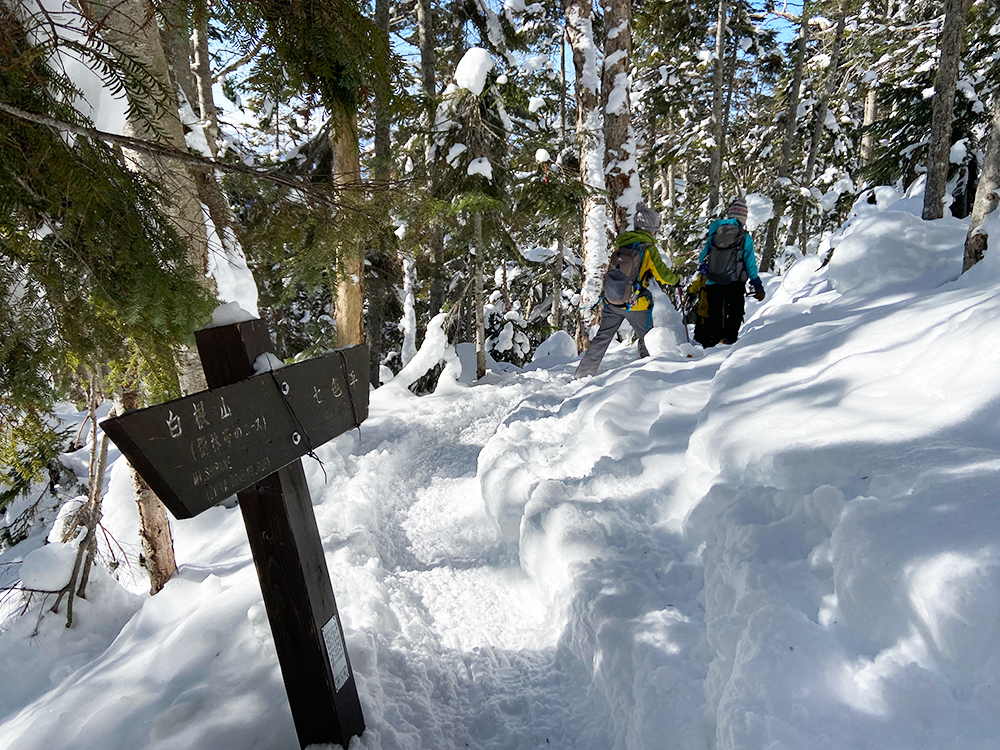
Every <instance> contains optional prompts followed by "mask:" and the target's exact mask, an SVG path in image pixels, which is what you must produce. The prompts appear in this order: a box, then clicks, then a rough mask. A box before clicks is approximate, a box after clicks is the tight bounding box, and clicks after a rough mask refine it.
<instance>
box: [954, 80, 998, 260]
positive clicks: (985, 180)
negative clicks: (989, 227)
mask: <svg viewBox="0 0 1000 750" xmlns="http://www.w3.org/2000/svg"><path fill="white" fill-rule="evenodd" d="M998 203H1000V98H998V99H997V100H996V101H995V102H994V103H993V122H992V125H991V127H990V136H989V140H988V141H987V143H986V158H985V161H984V163H983V172H982V174H981V175H980V176H979V184H978V185H977V186H976V201H975V203H973V205H972V215H971V216H970V218H969V235H968V237H967V238H966V240H965V258H964V259H963V261H962V273H965V272H966V271H968V270H969V269H970V268H972V267H973V266H974V265H975V264H976V263H978V262H979V261H981V260H982V259H983V256H984V255H986V243H987V236H986V234H985V233H983V232H979V231H977V230H978V229H979V227H980V226H981V225H982V223H983V221H984V220H985V219H986V217H987V216H988V215H989V214H990V213H992V212H993V211H996V209H997V205H998Z"/></svg>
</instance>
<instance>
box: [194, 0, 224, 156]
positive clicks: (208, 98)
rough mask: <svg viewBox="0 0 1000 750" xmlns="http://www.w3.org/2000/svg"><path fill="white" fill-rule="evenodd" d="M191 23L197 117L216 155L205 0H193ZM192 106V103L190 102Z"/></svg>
mask: <svg viewBox="0 0 1000 750" xmlns="http://www.w3.org/2000/svg"><path fill="white" fill-rule="evenodd" d="M192 21H193V23H194V34H193V42H194V45H193V46H194V61H195V66H194V67H195V74H196V79H197V82H198V116H199V117H200V118H201V126H202V128H204V130H205V139H206V140H207V141H208V148H209V150H210V151H211V152H212V158H215V155H216V153H217V148H216V142H217V141H218V139H219V118H218V114H217V113H216V111H215V97H214V96H213V94H212V63H211V58H210V57H209V54H208V5H207V3H206V0H193V8H192ZM191 106H192V107H193V106H194V102H193V101H192V102H191Z"/></svg>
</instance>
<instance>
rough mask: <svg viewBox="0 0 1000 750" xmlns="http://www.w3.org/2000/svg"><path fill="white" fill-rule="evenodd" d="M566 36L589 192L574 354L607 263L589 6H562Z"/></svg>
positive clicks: (584, 340)
mask: <svg viewBox="0 0 1000 750" xmlns="http://www.w3.org/2000/svg"><path fill="white" fill-rule="evenodd" d="M564 7H565V11H566V33H567V35H568V36H569V41H570V47H571V48H572V50H573V67H574V70H575V73H576V101H577V107H576V112H577V116H576V137H577V145H578V147H579V149H580V181H581V182H582V183H583V185H584V187H586V188H588V195H587V196H586V197H585V198H584V200H583V229H582V232H581V235H582V245H583V247H582V256H583V283H582V286H581V290H580V320H581V324H580V327H579V328H578V335H577V342H576V343H577V348H578V349H580V350H581V351H582V350H583V349H586V348H587V347H588V346H589V345H590V329H591V328H592V327H593V326H595V325H597V323H598V322H599V316H598V305H599V303H600V301H601V293H602V288H603V285H602V281H601V280H602V278H603V277H604V269H605V268H606V266H607V264H608V258H609V257H610V252H609V247H608V240H607V223H608V216H607V207H606V205H605V202H604V195H603V194H604V188H605V181H604V129H603V126H602V123H601V109H600V100H599V97H598V90H597V89H598V85H599V81H600V79H599V77H598V69H597V47H596V46H595V41H594V28H593V23H592V19H591V10H592V9H591V3H590V0H565V6H564Z"/></svg>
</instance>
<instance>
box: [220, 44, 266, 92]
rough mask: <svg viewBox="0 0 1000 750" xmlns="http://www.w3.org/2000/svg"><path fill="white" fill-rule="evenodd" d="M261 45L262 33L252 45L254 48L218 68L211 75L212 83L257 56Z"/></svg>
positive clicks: (261, 47) (262, 45)
mask: <svg viewBox="0 0 1000 750" xmlns="http://www.w3.org/2000/svg"><path fill="white" fill-rule="evenodd" d="M263 47H264V37H263V35H262V36H261V38H260V39H258V40H257V44H255V45H254V48H253V49H252V50H250V51H249V52H247V53H246V54H245V55H243V57H240V58H237V59H236V60H233V61H232V62H230V63H229V64H228V65H226V66H225V67H224V68H222V69H221V70H219V72H218V73H216V74H215V75H214V76H212V83H218V82H219V81H221V80H222V79H223V78H225V77H226V76H227V75H229V74H230V73H232V72H233V71H234V70H236V69H237V68H240V67H242V66H244V65H246V64H247V63H248V62H250V61H251V60H253V59H254V58H255V57H256V56H257V53H258V52H260V51H261V49H263Z"/></svg>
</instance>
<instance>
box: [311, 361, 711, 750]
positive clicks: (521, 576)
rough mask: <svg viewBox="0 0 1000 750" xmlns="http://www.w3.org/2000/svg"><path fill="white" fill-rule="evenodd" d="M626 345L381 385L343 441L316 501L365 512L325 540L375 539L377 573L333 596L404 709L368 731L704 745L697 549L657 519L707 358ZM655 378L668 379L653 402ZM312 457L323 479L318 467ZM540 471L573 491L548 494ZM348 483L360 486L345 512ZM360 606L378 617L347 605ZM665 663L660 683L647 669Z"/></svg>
mask: <svg viewBox="0 0 1000 750" xmlns="http://www.w3.org/2000/svg"><path fill="white" fill-rule="evenodd" d="M632 356H633V355H632V353H631V352H619V353H617V354H613V355H611V356H610V357H609V362H608V363H607V367H608V368H609V370H610V371H609V373H608V374H607V375H603V376H601V377H599V378H597V379H595V380H594V381H592V382H591V383H589V384H588V385H586V386H584V387H583V388H582V389H581V385H580V383H579V382H578V381H572V380H571V377H570V373H571V370H572V365H564V366H562V367H559V368H556V369H555V370H552V371H546V370H542V371H535V372H528V373H524V374H521V375H518V376H514V377H506V378H503V379H497V378H491V379H490V380H488V381H487V382H486V383H482V384H479V385H477V386H474V387H472V388H468V389H460V390H447V389H445V392H444V393H439V394H435V395H432V396H426V397H423V398H420V399H415V398H398V394H397V397H395V398H389V399H386V398H384V397H385V396H386V395H389V394H390V393H391V391H386V392H385V393H379V392H376V394H375V395H374V399H373V403H372V410H371V416H370V418H369V420H368V422H366V423H365V425H364V426H363V427H362V430H361V436H360V441H359V440H358V439H357V435H356V434H355V435H353V436H350V437H343V438H340V439H339V440H338V441H337V443H336V448H337V451H336V452H335V454H336V456H337V457H338V458H339V460H342V461H343V464H342V466H341V467H340V469H341V471H340V472H339V474H340V476H341V477H342V478H341V479H337V480H331V484H330V487H329V489H328V490H326V491H325V497H326V498H328V500H327V502H325V503H324V504H323V506H322V509H325V508H330V509H331V510H336V515H337V518H324V515H323V514H321V516H320V527H321V529H323V528H331V527H332V528H340V527H342V526H344V525H345V524H350V523H352V522H353V523H354V529H355V533H356V534H360V535H362V536H364V537H366V542H365V544H359V539H358V538H357V536H355V538H354V539H353V540H352V541H349V539H350V536H351V534H347V539H343V540H341V539H340V538H338V536H336V535H335V536H333V537H332V538H331V539H330V549H331V551H333V552H334V558H335V559H338V555H337V553H336V550H337V549H338V547H340V546H341V545H344V552H345V556H346V557H348V558H351V560H352V565H353V566H355V567H357V565H358V563H359V562H360V560H358V558H357V557H356V556H357V555H358V554H359V550H360V549H362V548H363V549H365V550H366V551H370V553H371V558H370V559H371V562H372V565H371V568H370V569H371V571H372V575H373V576H375V577H376V578H378V581H377V583H373V585H371V586H352V587H351V591H352V596H354V597H358V596H363V595H364V593H365V592H370V593H369V596H368V597H365V598H367V599H368V601H367V602H361V601H354V602H351V603H349V604H348V603H346V602H345V601H344V600H343V598H342V600H341V608H342V610H343V609H344V608H345V607H346V608H347V612H348V613H349V615H345V620H346V622H347V624H348V625H349V626H351V627H352V628H360V629H361V630H370V632H373V633H374V638H373V639H372V640H373V641H374V642H369V649H370V655H371V656H373V657H374V659H375V660H376V663H377V665H379V666H381V668H375V669H371V670H366V669H365V668H364V667H363V666H361V665H359V664H358V663H357V662H358V658H357V656H355V662H356V664H355V668H356V671H358V672H360V673H361V675H362V680H359V682H361V685H362V691H363V695H364V694H365V693H368V694H369V695H370V696H374V695H378V696H379V700H380V701H381V702H383V704H384V705H385V706H386V707H391V709H392V713H393V717H392V720H391V721H389V720H388V717H386V722H385V723H384V724H382V725H378V724H374V725H373V726H371V731H370V733H369V734H366V736H365V737H364V738H363V739H362V746H366V747H367V746H371V747H373V748H374V747H397V746H398V747H409V746H413V747H418V746H421V744H422V742H421V739H423V742H426V741H427V739H428V737H427V734H428V732H430V734H431V735H432V736H436V737H437V738H438V739H437V743H439V744H440V746H455V747H463V746H470V747H482V748H508V747H509V748H523V747H542V746H544V747H565V748H585V747H595V748H596V747H616V746H620V745H621V743H622V740H623V739H624V738H625V737H628V740H627V742H628V744H629V745H630V746H648V745H649V744H650V743H656V742H659V740H660V739H661V738H663V737H665V736H671V737H674V738H677V739H678V740H679V739H680V738H682V737H688V738H689V740H690V742H687V743H685V744H684V746H685V747H691V748H700V747H706V746H707V744H706V743H707V731H706V725H705V721H704V717H703V713H702V711H701V708H700V707H701V705H702V703H703V701H704V689H703V687H702V683H703V681H704V676H705V675H704V669H705V666H706V663H707V662H706V654H705V651H704V623H703V620H702V617H701V614H700V607H699V605H698V604H697V603H696V601H695V595H696V594H697V591H698V590H699V589H700V580H701V573H700V568H701V566H700V563H699V562H697V561H695V562H691V557H692V554H691V552H692V550H690V549H687V548H686V547H685V545H684V544H683V543H682V542H681V541H680V540H679V539H678V538H677V537H676V535H674V534H672V533H670V532H667V531H657V530H655V529H654V526H655V524H656V521H657V515H658V512H659V511H658V508H659V505H660V504H661V502H662V493H663V492H664V489H665V487H667V486H668V485H669V483H670V482H671V481H675V480H676V478H677V476H678V475H679V472H680V471H681V470H682V468H683V455H684V451H685V449H686V445H687V435H689V434H690V432H691V430H692V429H693V427H694V425H695V423H696V418H697V414H698V412H699V411H700V409H701V406H702V404H703V403H704V400H705V397H706V395H707V380H708V379H709V378H710V377H711V372H712V371H713V370H714V367H715V365H714V364H711V363H707V362H706V363H695V362H693V361H692V360H690V359H686V358H682V357H673V358H666V359H665V360H664V361H662V362H657V363H656V364H655V365H654V364H651V363H649V362H647V363H644V365H641V366H640V365H630V366H626V367H620V366H621V365H624V363H625V362H627V361H628V360H630V359H631V357H632ZM671 359H672V361H669V360H671ZM616 365H618V366H619V367H618V368H616ZM609 379H610V381H611V382H612V383H613V384H614V386H613V387H614V392H615V393H616V394H617V397H616V398H613V399H611V400H610V401H609V400H608V399H607V398H606V396H607V390H605V389H604V386H605V385H607V384H608V383H607V382H606V381H608V380H609ZM653 379H656V380H658V381H660V387H662V385H663V382H664V381H665V382H668V383H670V384H671V385H673V386H674V393H675V394H676V398H675V399H673V400H672V401H671V402H670V403H662V404H661V403H658V400H657V399H656V398H655V397H651V395H650V394H652V393H654V392H656V391H657V390H658V388H651V387H650V386H651V382H650V381H651V380H653ZM490 381H493V382H490ZM642 394H646V395H645V396H643V395H642ZM628 436H631V438H629V437H628ZM623 438H626V439H623ZM608 450H611V452H612V454H614V455H609V454H608V453H607V451H608ZM647 461H648V462H650V463H651V469H650V471H649V473H648V475H647V471H646V469H645V468H644V467H643V464H644V462H647ZM595 464H596V466H595ZM602 464H605V465H606V466H602ZM310 471H311V476H310V478H311V481H312V482H313V483H314V485H315V484H317V483H322V482H323V477H322V474H321V472H322V469H320V468H319V467H318V466H317V465H315V464H313V465H312V466H311V468H310ZM328 474H331V472H330V471H329V470H328ZM497 483H499V485H498V484H497ZM541 483H545V484H546V485H547V486H548V487H549V488H555V487H557V486H558V487H559V488H560V489H559V492H560V493H561V497H560V498H557V497H556V495H554V494H553V493H552V492H548V497H547V499H543V500H539V499H538V498H539V497H540V496H541V495H542V494H545V492H542V493H539V492H538V486H537V485H539V484H541ZM519 492H520V493H523V492H531V493H532V494H533V496H534V497H535V498H536V499H535V500H534V501H533V502H534V503H535V505H536V507H535V509H534V515H532V516H531V518H530V519H529V521H528V523H529V525H530V524H531V523H537V524H538V525H539V530H538V533H537V534H534V535H531V534H527V535H526V536H525V537H524V539H525V541H524V542H522V546H523V547H525V548H522V549H520V556H519V555H518V552H519V547H518V541H519V540H518V527H519V525H520V524H519V517H520V513H521V511H522V510H523V508H521V509H518V507H517V506H518V504H519V503H520V495H519V494H518V493H519ZM484 494H485V495H486V497H485V498H484ZM338 495H339V496H341V497H350V498H352V500H351V505H353V506H354V512H355V513H357V514H359V515H358V516H355V517H354V518H353V519H352V520H351V521H346V520H345V518H346V516H345V515H344V508H343V507H342V503H338V502H335V501H334V500H333V498H334V497H336V496H338ZM484 499H486V500H487V503H486V504H484ZM567 499H569V502H566V500H567ZM338 506H339V507H338ZM549 506H551V507H549ZM487 508H489V510H491V511H492V515H490V514H488V513H487ZM322 509H321V510H322ZM553 509H555V510H556V512H555V513H551V512H550V511H551V510H553ZM508 511H509V515H510V516H511V518H509V519H508V518H505V517H504V514H505V513H507V512H508ZM496 518H500V519H501V522H500V524H499V525H500V531H501V533H500V535H499V536H498V530H497V526H498V524H497V522H496V520H495V519H496ZM508 521H509V522H510V523H509V524H508ZM508 525H510V526H511V528H505V527H506V526H508ZM546 527H547V528H546ZM588 537H593V538H589V539H588ZM535 543H537V544H535ZM348 549H350V550H351V551H350V552H348ZM519 558H520V559H519ZM334 580H335V585H336V580H337V574H336V573H334ZM371 594H375V596H371ZM362 609H364V610H366V614H365V617H367V618H370V619H369V621H368V622H360V621H353V620H352V617H354V616H357V615H356V613H357V612H359V611H360V610H362ZM664 643H669V644H671V648H670V649H669V650H667V651H663V650H662V649H661V647H662V646H663V645H664ZM355 651H356V649H353V647H352V654H354V653H355ZM634 661H638V662H639V663H638V664H637V665H635V666H634V665H633V662H634ZM657 662H660V663H657ZM371 666H372V667H375V666H376V664H372V665H371ZM386 666H388V667H389V669H388V670H387V669H386V668H385V667H386ZM661 668H662V669H661ZM658 669H659V670H660V672H661V677H660V679H659V682H660V683H661V684H658V685H649V684H643V683H644V682H645V681H646V680H648V679H649V678H650V675H651V674H653V673H655V672H656V671H657V670H658ZM667 674H669V675H670V678H669V679H665V676H666V675H667ZM633 675H634V676H635V678H637V679H638V680H639V684H634V685H633V684H629V681H630V679H631V678H632V676H633ZM369 679H371V680H372V681H373V682H374V683H375V684H370V683H368V680H369ZM651 688H652V689H651ZM668 694H669V698H668ZM636 696H639V699H638V700H637V699H636ZM668 706H669V708H668Z"/></svg>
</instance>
